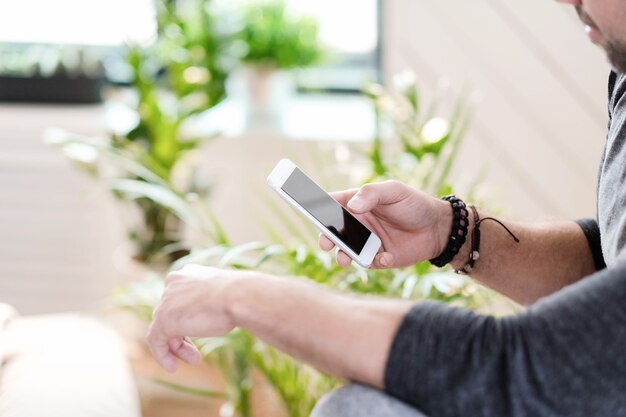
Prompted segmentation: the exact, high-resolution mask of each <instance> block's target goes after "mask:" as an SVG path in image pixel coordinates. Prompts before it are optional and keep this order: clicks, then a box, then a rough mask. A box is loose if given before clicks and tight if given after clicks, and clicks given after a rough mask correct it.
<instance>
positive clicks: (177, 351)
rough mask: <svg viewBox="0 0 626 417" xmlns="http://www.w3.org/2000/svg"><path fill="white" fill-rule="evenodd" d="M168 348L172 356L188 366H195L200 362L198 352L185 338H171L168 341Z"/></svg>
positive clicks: (200, 358) (200, 357)
mask: <svg viewBox="0 0 626 417" xmlns="http://www.w3.org/2000/svg"><path fill="white" fill-rule="evenodd" d="M168 346H169V350H170V352H171V353H172V354H174V355H176V356H177V357H178V358H180V359H182V360H183V361H185V362H187V363H188V364H190V365H197V364H199V363H200V362H201V361H202V356H201V355H200V352H199V351H198V349H197V348H196V347H195V346H194V344H193V343H192V342H191V341H190V340H189V339H187V338H180V337H176V338H171V339H169V341H168Z"/></svg>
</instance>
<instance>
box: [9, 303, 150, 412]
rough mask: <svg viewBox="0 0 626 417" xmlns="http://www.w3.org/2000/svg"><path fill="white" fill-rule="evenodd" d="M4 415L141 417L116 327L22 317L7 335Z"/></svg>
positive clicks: (57, 317)
mask: <svg viewBox="0 0 626 417" xmlns="http://www.w3.org/2000/svg"><path fill="white" fill-rule="evenodd" d="M2 340H3V341H4V346H5V364H4V366H3V369H2V381H1V383H0V386H1V388H2V395H0V416H1V417H69V416H71V417H139V416H140V407H139V400H138V394H137V389H136V387H135V382H134V380H133V377H132V374H131V372H130V369H129V366H128V363H127V360H126V357H125V355H124V349H123V344H122V342H121V340H120V338H119V337H118V336H117V335H116V333H115V332H114V331H112V330H111V329H109V328H107V327H106V326H104V325H103V324H101V323H100V322H98V321H97V320H95V319H93V318H87V317H81V316H79V315H50V316H41V317H17V318H14V319H13V320H11V322H10V324H9V325H8V327H7V329H6V330H5V332H4V336H3V337H2Z"/></svg>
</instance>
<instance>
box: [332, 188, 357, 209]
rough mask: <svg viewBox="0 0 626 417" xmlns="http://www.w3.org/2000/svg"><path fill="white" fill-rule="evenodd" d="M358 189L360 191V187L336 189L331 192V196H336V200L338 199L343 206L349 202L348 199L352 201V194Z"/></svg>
mask: <svg viewBox="0 0 626 417" xmlns="http://www.w3.org/2000/svg"><path fill="white" fill-rule="evenodd" d="M358 191H359V189H358V188H351V189H349V190H343V191H334V192H332V193H330V196H331V197H332V198H334V199H335V200H337V202H338V203H339V204H341V205H342V206H345V205H346V204H348V201H350V199H351V198H352V196H354V195H355V194H356V193H357V192H358Z"/></svg>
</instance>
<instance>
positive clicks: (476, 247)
mask: <svg viewBox="0 0 626 417" xmlns="http://www.w3.org/2000/svg"><path fill="white" fill-rule="evenodd" d="M470 208H471V209H472V213H473V214H474V229H473V230H472V238H471V242H472V247H471V249H470V255H469V259H468V261H467V263H466V264H465V266H463V267H462V268H461V269H457V270H456V271H454V272H456V273H457V274H462V275H468V274H469V273H470V272H472V270H473V269H474V265H475V264H476V261H477V260H478V258H480V225H481V223H482V222H484V221H486V220H491V221H494V222H496V223H498V224H499V225H500V226H502V227H503V228H504V230H506V231H507V233H508V234H509V235H510V236H511V237H512V238H513V240H514V241H515V243H519V242H520V240H519V239H518V238H517V236H515V235H514V234H513V232H511V230H509V228H508V227H506V225H505V224H504V223H502V222H501V221H500V220H498V219H494V218H493V217H485V218H482V219H481V218H480V217H479V216H478V210H476V207H475V206H470Z"/></svg>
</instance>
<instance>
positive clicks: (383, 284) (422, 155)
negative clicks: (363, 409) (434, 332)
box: [135, 81, 494, 417]
mask: <svg viewBox="0 0 626 417" xmlns="http://www.w3.org/2000/svg"><path fill="white" fill-rule="evenodd" d="M368 92H369V93H368V94H369V96H370V97H371V99H372V100H373V101H374V104H375V106H376V109H377V114H378V116H379V118H380V120H381V129H380V132H381V133H380V135H379V136H378V137H377V139H376V141H375V142H374V143H373V145H372V147H371V148H370V150H369V152H368V153H367V155H366V156H367V162H368V164H369V166H370V169H369V171H370V172H369V174H368V175H366V176H365V177H364V178H363V182H368V181H371V180H380V179H388V178H397V179H402V180H404V181H408V182H410V183H412V184H414V185H417V186H420V187H422V188H425V189H428V190H430V191H431V192H433V193H443V192H446V193H447V192H451V191H453V187H452V179H451V176H450V172H451V167H452V165H453V164H454V159H455V156H456V155H457V151H458V148H459V146H460V143H461V141H462V139H463V137H464V135H465V133H466V131H467V129H468V126H469V122H470V119H471V114H472V111H471V106H470V102H469V100H468V98H467V97H466V96H462V97H461V99H459V100H457V101H456V102H455V104H454V106H453V110H452V115H451V117H449V118H443V117H441V116H439V115H438V113H439V111H440V110H439V108H438V104H439V103H440V102H441V101H442V99H443V93H440V96H439V97H438V98H436V99H435V102H434V104H431V105H429V106H427V107H426V108H425V109H426V110H425V111H424V112H422V109H421V107H420V105H419V102H418V90H417V86H416V85H415V82H414V81H411V82H409V83H405V84H404V85H403V88H401V89H400V93H399V94H392V93H391V92H389V91H387V90H385V89H384V88H382V87H381V86H372V87H371V88H369V89H368ZM433 120H435V121H436V122H433ZM384 123H387V125H386V127H385V128H384V129H383V128H382V124H384ZM432 123H438V124H439V128H438V129H434V128H433V127H432V126H433V125H432ZM429 124H430V127H428V126H429ZM435 127H437V126H436V125H435ZM429 129H430V130H429ZM383 132H386V133H383ZM407 161H408V162H407ZM279 214H281V213H279ZM280 218H281V221H282V222H284V221H285V216H283V215H280ZM303 222H304V223H305V224H307V225H308V223H306V221H304V220H303ZM287 227H288V228H289V229H290V230H302V228H300V227H298V225H290V224H288V225H287ZM304 230H310V228H307V227H304ZM314 240H315V239H310V236H306V235H302V237H301V241H299V242H295V243H284V242H285V239H283V238H281V237H276V239H275V242H274V243H263V242H250V243H246V244H242V245H237V246H231V245H216V246H213V247H210V248H207V249H201V248H196V249H194V250H192V252H191V253H190V254H189V255H187V256H185V257H183V258H181V259H179V260H178V261H176V262H175V263H173V264H172V266H171V269H172V270H174V269H178V268H180V267H182V266H183V265H184V264H187V263H201V264H206V265H214V266H220V267H229V268H237V269H255V270H263V271H267V272H270V273H274V274H280V275H289V276H301V277H306V278H308V279H311V280H313V281H315V282H317V283H318V284H320V285H325V286H328V287H331V288H334V289H337V290H339V291H348V292H352V293H362V294H376V295H382V296H390V297H397V298H404V299H415V300H426V299H428V300H437V301H440V302H444V303H447V304H452V305H457V306H461V307H466V308H471V309H483V310H486V309H487V308H488V306H489V304H490V302H491V301H492V300H493V299H494V295H493V293H491V292H490V291H488V290H486V289H484V288H483V287H480V286H478V285H477V284H475V283H474V282H472V281H471V280H469V279H467V278H466V277H464V276H460V275H456V274H453V273H451V272H441V271H438V270H435V269H434V268H432V266H431V265H430V263H428V262H423V263H420V264H418V265H415V266H413V267H409V268H404V269H395V270H365V269H362V268H358V267H350V268H346V269H344V268H341V267H339V266H337V265H336V263H335V262H334V260H333V257H332V255H331V254H329V253H326V252H323V251H321V250H319V249H318V248H317V247H316V246H312V245H311V243H310V242H311V241H314ZM135 303H136V304H140V305H142V304H146V303H144V302H139V303H137V302H135ZM195 342H196V344H197V345H198V347H199V348H200V350H201V352H202V353H203V355H204V356H205V358H206V359H207V361H212V362H214V363H216V364H217V365H218V366H219V367H220V369H221V371H222V373H223V374H224V376H225V379H226V381H227V383H228V386H229V389H228V398H229V401H230V403H231V405H232V406H231V407H230V410H232V411H233V412H236V413H238V415H240V416H242V417H247V416H249V415H250V403H249V393H250V389H251V386H250V384H251V378H250V373H251V372H252V370H253V369H255V370H257V371H259V372H260V373H261V374H262V375H263V376H264V377H265V379H266V380H267V381H268V382H269V383H270V384H271V385H272V386H273V387H274V389H275V391H276V393H277V395H278V396H279V398H280V399H281V400H282V402H283V404H284V406H285V409H286V410H287V413H288V415H289V416H290V417H304V416H308V415H309V413H310V411H311V409H312V407H313V406H314V404H315V403H316V402H317V400H318V399H319V398H320V397H321V396H322V395H323V394H324V393H326V392H328V391H329V390H330V389H332V388H333V387H336V386H337V385H338V384H339V381H337V380H335V379H334V378H332V377H330V376H328V375H326V374H323V373H320V372H318V371H316V370H314V369H312V368H310V367H308V366H306V365H304V364H302V363H300V362H298V361H295V360H294V359H292V358H290V357H288V356H287V355H285V354H283V353H281V352H278V351H276V350H275V349H274V348H272V347H270V346H267V345H266V344H264V343H263V342H261V341H259V340H257V339H256V338H254V337H253V336H252V335H250V334H249V333H247V332H245V331H243V330H240V329H239V330H237V331H235V332H233V333H231V334H229V335H226V336H224V337H222V338H217V339H198V340H196V341H195Z"/></svg>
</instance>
